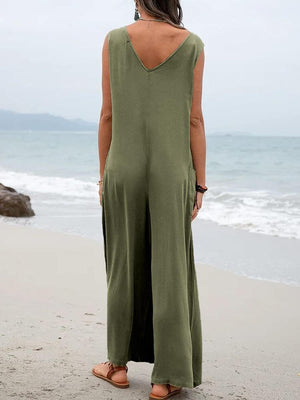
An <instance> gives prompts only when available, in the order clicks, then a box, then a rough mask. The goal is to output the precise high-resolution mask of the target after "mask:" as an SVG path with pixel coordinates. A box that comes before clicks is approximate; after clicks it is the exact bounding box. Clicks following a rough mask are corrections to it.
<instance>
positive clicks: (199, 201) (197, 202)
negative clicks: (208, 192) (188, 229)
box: [192, 192, 204, 221]
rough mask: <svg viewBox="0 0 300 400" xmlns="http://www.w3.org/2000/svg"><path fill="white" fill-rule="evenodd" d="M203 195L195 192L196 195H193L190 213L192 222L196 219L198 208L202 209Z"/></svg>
mask: <svg viewBox="0 0 300 400" xmlns="http://www.w3.org/2000/svg"><path fill="white" fill-rule="evenodd" d="M203 194H204V193H201V192H196V194H195V203H194V209H193V212H192V221H193V220H194V219H195V218H196V217H197V215H198V212H199V210H200V208H201V207H202V198H203Z"/></svg>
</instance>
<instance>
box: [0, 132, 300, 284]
mask: <svg viewBox="0 0 300 400" xmlns="http://www.w3.org/2000/svg"><path fill="white" fill-rule="evenodd" d="M97 141H98V138H97V132H94V131H88V132H53V131H41V132H38V131H28V132H27V131H13V132H0V182H1V183H2V184H4V185H6V186H11V187H13V188H15V189H16V190H17V191H19V192H22V193H24V194H27V195H29V196H30V197H31V204H32V207H33V209H34V211H35V213H36V216H34V217H32V218H22V219H15V218H7V217H1V220H3V221H5V222H12V223H21V224H25V225H30V226H35V227H39V228H46V229H50V230H56V231H63V232H66V233H72V234H78V235H81V236H84V237H88V238H92V239H96V240H102V226H101V206H100V205H99V199H98V186H97V181H98V148H97V146H98V144H97ZM206 145H207V161H206V185H207V186H208V191H207V192H206V193H205V195H204V198H203V206H202V209H201V210H200V212H199V214H198V217H197V220H198V221H199V222H201V221H203V222H204V221H205V222H210V223H211V224H212V225H214V226H216V227H217V226H222V227H228V228H233V229H235V230H240V231H244V232H250V233H256V234H261V235H267V236H270V237H277V238H285V239H291V240H293V241H295V244H296V245H297V246H299V244H300V241H299V242H298V240H299V239H300V179H299V178H300V137H279V136H273V137H271V136H255V135H240V136H238V135H234V134H231V135H230V134H228V135H207V136H206ZM198 221H197V223H198ZM198 226H199V225H198ZM194 242H197V237H194ZM196 244H197V243H196ZM198 247H199V246H197V245H196V246H195V248H196V249H198ZM200 253H201V249H199V253H198V254H197V253H196V254H195V257H196V259H197V260H200V261H201V260H203V259H202V258H201V254H200ZM287 256H288V255H287ZM205 260H206V261H207V257H206V258H205ZM214 260H215V259H214ZM208 261H209V260H208ZM219 265H220V266H221V265H222V263H221V260H220V263H219ZM285 268H286V266H285ZM298 270H300V264H299V268H298V266H293V271H295V272H293V274H295V275H296V276H291V274H290V271H287V275H288V276H289V277H290V279H287V281H288V282H297V283H299V284H300V272H299V271H298ZM237 271H238V267H237ZM298 274H299V276H298ZM250 275H251V274H250ZM263 275H264V274H261V276H260V277H262V278H266V279H275V280H276V279H277V278H276V277H274V276H272V274H269V275H270V276H269V275H268V276H267V277H264V276H263ZM258 277H259V276H258ZM277 280H279V281H282V278H280V279H277Z"/></svg>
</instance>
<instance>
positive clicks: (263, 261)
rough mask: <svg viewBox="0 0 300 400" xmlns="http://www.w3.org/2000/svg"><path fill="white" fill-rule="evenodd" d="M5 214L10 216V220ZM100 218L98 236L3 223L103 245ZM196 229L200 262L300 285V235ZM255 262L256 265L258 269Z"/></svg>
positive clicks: (198, 225) (204, 224)
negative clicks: (289, 275)
mask: <svg viewBox="0 0 300 400" xmlns="http://www.w3.org/2000/svg"><path fill="white" fill-rule="evenodd" d="M4 218H7V220H5V219H4ZM96 218H98V221H97V224H96V225H97V234H98V237H95V236H94V235H89V234H83V233H82V232H74V231H68V230H64V229H57V228H53V227H49V226H43V225H40V226H39V225H35V224H32V225H31V221H30V219H29V220H27V221H25V223H23V221H21V220H20V219H19V220H15V219H14V220H9V217H2V219H0V226H1V224H3V225H5V224H8V225H12V226H24V227H28V228H31V229H37V230H40V231H46V232H52V233H63V234H66V235H70V236H71V237H72V236H75V237H79V238H84V239H90V240H92V241H94V242H96V243H100V244H101V245H102V244H103V237H102V226H101V212H98V215H97V217H96ZM86 219H87V221H88V217H86ZM94 219H95V218H94ZM24 220H26V219H24ZM27 222H28V224H27ZM94 223H95V221H94ZM192 230H193V239H194V256H195V263H196V264H206V265H211V266H213V267H215V268H217V269H219V270H221V271H228V272H232V273H234V274H236V275H238V276H242V277H246V278H248V279H254V280H259V281H264V282H272V283H279V284H283V285H287V286H291V287H299V288H300V271H299V268H298V258H299V257H298V253H299V251H298V248H299V245H300V244H299V242H300V241H299V239H296V238H283V237H278V236H271V235H266V234H263V233H256V232H249V231H246V230H244V229H238V228H232V227H229V226H225V225H219V224H217V223H215V222H211V221H206V220H202V219H200V218H198V219H196V220H195V221H193V223H192ZM236 243H238V244H239V247H240V248H239V249H237V246H236ZM202 248H205V252H203V251H202ZM216 249H217V251H216ZM253 265H255V266H256V268H255V271H254V268H253ZM265 265H267V266H268V265H269V266H270V265H271V269H270V272H268V274H267V275H270V273H272V272H274V271H275V270H276V269H277V275H278V276H280V278H281V279H278V278H273V277H270V276H267V277H266V276H261V275H258V274H259V273H261V271H262V272H263V273H266V272H265V271H264V267H265ZM281 265H285V269H287V270H288V271H292V270H293V276H294V277H295V276H297V280H295V278H294V279H292V278H290V279H289V280H286V278H285V277H283V276H282V274H283V272H284V271H283V270H281ZM240 266H241V267H240ZM241 269H243V270H241ZM258 271H259V272H258ZM255 272H256V274H255ZM298 276H299V278H298ZM298 279H299V280H298Z"/></svg>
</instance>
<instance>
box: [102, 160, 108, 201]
mask: <svg viewBox="0 0 300 400" xmlns="http://www.w3.org/2000/svg"><path fill="white" fill-rule="evenodd" d="M106 170H107V163H105V167H104V172H103V177H102V196H103V195H104V192H105V177H106Z"/></svg>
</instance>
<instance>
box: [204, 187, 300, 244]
mask: <svg viewBox="0 0 300 400" xmlns="http://www.w3.org/2000/svg"><path fill="white" fill-rule="evenodd" d="M198 218H203V219H205V220H209V221H214V222H216V223H218V224H220V225H225V226H231V227H235V228H240V229H245V230H247V231H250V232H257V233H264V234H267V235H272V236H281V237H287V238H296V239H300V195H299V194H296V193H284V194H280V193H276V194H275V193H273V192H268V191H264V190H261V191H260V190H257V191H251V190H249V191H246V190H245V191H218V189H217V188H213V187H211V188H210V191H209V192H208V191H207V192H206V194H205V196H204V199H203V206H202V209H201V212H200V213H199V215H198Z"/></svg>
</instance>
